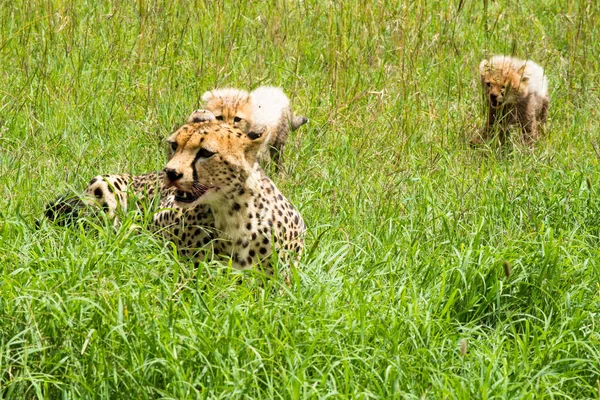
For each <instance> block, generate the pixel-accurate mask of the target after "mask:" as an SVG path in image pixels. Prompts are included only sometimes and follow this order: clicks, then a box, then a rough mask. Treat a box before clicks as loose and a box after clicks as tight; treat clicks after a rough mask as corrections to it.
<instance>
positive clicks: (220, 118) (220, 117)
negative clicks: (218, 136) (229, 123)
mask: <svg viewBox="0 0 600 400" xmlns="http://www.w3.org/2000/svg"><path fill="white" fill-rule="evenodd" d="M215 118H216V119H218V120H219V121H223V116H222V115H217V116H216V117H215Z"/></svg>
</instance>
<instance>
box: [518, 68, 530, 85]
mask: <svg viewBox="0 0 600 400" xmlns="http://www.w3.org/2000/svg"><path fill="white" fill-rule="evenodd" d="M517 74H518V75H519V77H520V78H521V83H527V82H528V81H529V78H530V73H529V70H528V69H527V64H525V65H523V66H522V67H521V68H519V69H518V70H517Z"/></svg>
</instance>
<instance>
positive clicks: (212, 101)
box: [202, 88, 253, 133]
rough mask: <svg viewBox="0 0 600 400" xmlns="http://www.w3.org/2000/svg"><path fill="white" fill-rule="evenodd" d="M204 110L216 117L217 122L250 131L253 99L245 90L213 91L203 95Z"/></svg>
mask: <svg viewBox="0 0 600 400" xmlns="http://www.w3.org/2000/svg"><path fill="white" fill-rule="evenodd" d="M202 101H203V102H204V108H206V109H207V110H208V111H210V112H212V113H213V114H214V115H215V118H216V119H217V121H222V122H226V123H228V124H229V125H231V126H233V127H235V128H239V129H241V130H242V131H243V132H246V133H248V132H249V131H250V125H251V124H252V112H253V110H252V105H251V97H250V94H249V93H248V92H246V91H245V90H240V89H234V88H222V89H213V90H209V91H208V92H205V93H204V94H203V95H202Z"/></svg>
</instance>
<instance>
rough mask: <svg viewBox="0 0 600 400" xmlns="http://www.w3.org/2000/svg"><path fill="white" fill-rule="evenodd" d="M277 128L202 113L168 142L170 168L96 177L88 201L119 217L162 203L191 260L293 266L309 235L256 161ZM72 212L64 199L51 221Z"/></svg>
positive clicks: (168, 229) (163, 219) (162, 214)
mask: <svg viewBox="0 0 600 400" xmlns="http://www.w3.org/2000/svg"><path fill="white" fill-rule="evenodd" d="M271 129H274V128H273V127H265V128H264V129H260V130H259V131H253V130H251V131H249V132H248V133H244V132H243V131H242V130H241V129H239V128H235V127H232V126H231V125H229V124H226V123H223V122H220V121H218V120H216V118H215V116H214V115H213V114H212V113H210V112H207V111H196V112H195V113H194V114H192V116H191V117H190V118H189V120H188V122H187V123H186V124H184V125H183V126H182V127H180V128H179V129H177V131H176V132H175V133H173V134H172V135H171V136H170V137H169V139H168V143H169V148H170V149H171V150H170V156H169V158H170V159H169V161H168V163H167V165H166V168H165V169H164V170H163V171H161V172H159V173H151V174H145V175H138V176H132V175H104V176H98V177H95V178H94V179H92V181H91V182H90V184H89V185H88V188H87V190H86V193H87V194H88V197H87V198H88V200H86V201H84V202H85V203H88V204H89V203H92V202H94V203H96V204H98V205H100V206H102V207H104V208H106V209H107V210H108V213H109V214H110V215H114V213H115V212H116V210H117V209H119V208H125V207H127V203H128V200H129V196H128V194H129V193H131V192H133V194H134V195H135V196H136V197H135V198H138V199H139V198H147V199H152V198H155V197H156V195H159V196H160V198H161V201H160V206H161V208H162V209H161V210H160V211H159V212H157V213H156V214H155V215H154V217H153V222H154V227H155V229H157V230H158V231H159V232H160V233H161V234H162V235H163V236H164V237H166V238H167V239H168V240H171V241H173V242H174V243H175V244H176V245H177V247H178V249H179V251H180V252H181V253H182V254H183V255H185V256H189V257H192V258H196V259H199V258H203V257H204V256H205V255H206V254H207V253H209V254H213V255H215V256H217V257H219V258H222V259H225V260H231V263H232V266H233V267H234V268H236V269H249V268H252V267H255V266H257V265H260V266H262V267H264V268H265V270H266V271H271V270H270V265H271V261H272V256H273V255H274V252H275V253H276V254H278V256H279V257H281V258H282V260H283V261H284V263H286V264H289V263H290V262H291V261H292V260H291V259H290V255H298V254H300V253H301V252H302V249H303V234H304V232H305V230H306V227H305V224H304V221H303V220H302V216H301V215H300V213H299V212H298V211H297V210H296V209H295V208H294V206H293V205H292V204H291V203H290V202H289V201H288V200H287V199H286V198H285V197H284V196H283V194H282V193H281V192H280V191H279V190H278V189H277V187H276V186H275V184H274V183H273V182H272V181H271V180H270V179H269V178H268V177H267V176H266V175H265V173H264V171H263V170H262V168H261V167H260V165H259V164H258V163H257V162H256V159H257V157H258V156H259V152H260V150H261V148H262V146H263V144H264V141H265V140H266V138H267V137H268V135H269V133H271V132H270V130H271ZM72 208H74V207H71V206H70V204H67V206H65V202H64V201H63V202H62V203H61V202H60V201H59V202H58V203H56V204H54V205H53V206H51V207H49V208H48V211H47V215H48V216H49V217H51V218H54V217H56V215H57V214H61V213H64V212H65V211H69V210H71V209H72Z"/></svg>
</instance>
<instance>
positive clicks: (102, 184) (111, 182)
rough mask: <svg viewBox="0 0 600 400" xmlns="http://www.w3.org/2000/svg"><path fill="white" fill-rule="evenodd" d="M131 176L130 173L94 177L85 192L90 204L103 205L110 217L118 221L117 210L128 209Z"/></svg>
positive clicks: (115, 221)
mask: <svg viewBox="0 0 600 400" xmlns="http://www.w3.org/2000/svg"><path fill="white" fill-rule="evenodd" d="M130 183H131V177H130V176H129V175H98V176H95V177H94V178H92V180H91V181H90V183H89V184H88V186H87V188H86V190H85V193H86V195H87V198H88V199H89V200H88V201H87V203H88V204H89V205H97V206H100V207H102V209H104V211H105V212H106V213H107V215H108V217H109V218H111V219H113V220H114V223H115V225H116V224H117V223H118V219H117V216H116V213H117V210H119V209H120V210H122V211H123V212H126V211H127V191H128V188H129V184H130Z"/></svg>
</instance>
